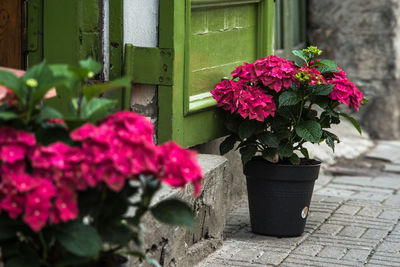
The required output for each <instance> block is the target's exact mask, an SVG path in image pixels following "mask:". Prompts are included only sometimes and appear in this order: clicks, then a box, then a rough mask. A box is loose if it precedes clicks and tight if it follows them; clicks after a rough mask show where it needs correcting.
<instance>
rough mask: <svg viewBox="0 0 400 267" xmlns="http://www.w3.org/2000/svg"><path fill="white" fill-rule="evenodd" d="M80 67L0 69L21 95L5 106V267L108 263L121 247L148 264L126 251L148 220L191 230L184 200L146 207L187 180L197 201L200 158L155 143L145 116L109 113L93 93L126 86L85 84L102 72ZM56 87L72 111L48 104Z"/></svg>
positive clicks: (1, 124) (0, 197)
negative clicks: (65, 94)
mask: <svg viewBox="0 0 400 267" xmlns="http://www.w3.org/2000/svg"><path fill="white" fill-rule="evenodd" d="M80 64H81V66H80V68H79V69H78V68H71V69H69V68H67V67H66V66H64V67H63V66H61V67H60V66H57V68H61V70H60V69H52V67H54V68H55V66H48V65H45V64H44V63H42V64H40V65H39V66H36V67H33V68H32V69H30V70H28V71H27V74H26V75H25V76H23V77H21V78H17V77H15V76H13V75H12V74H10V73H8V72H5V71H0V85H5V86H7V87H9V89H7V90H12V91H13V95H15V96H16V102H13V103H12V105H10V103H6V102H3V103H0V227H1V228H0V229H1V230H0V246H1V249H2V260H3V262H4V263H5V264H6V266H21V267H23V266H32V267H36V266H37V267H41V266H109V265H106V262H108V261H109V260H110V259H114V258H115V257H116V256H115V255H117V253H119V251H120V250H121V249H124V250H126V251H128V252H131V253H132V254H133V255H137V256H139V257H141V258H142V259H144V260H146V259H147V258H146V255H145V254H144V253H142V252H141V251H130V250H129V248H128V243H129V242H130V241H133V242H135V243H136V245H140V243H141V237H140V236H141V231H140V229H142V228H141V227H140V221H141V218H142V217H143V215H144V214H146V213H147V212H150V213H151V214H152V215H153V216H154V217H155V218H156V219H158V220H160V221H161V222H164V223H168V224H172V225H178V226H187V227H192V226H193V223H194V217H193V213H192V211H191V209H190V207H188V206H187V205H186V204H185V203H183V202H181V201H179V200H176V199H169V200H164V201H162V202H160V203H158V204H157V205H155V206H150V204H151V199H152V197H153V196H154V194H155V193H156V192H157V190H158V189H159V188H160V186H161V184H165V185H167V186H171V187H180V188H183V187H185V186H186V185H187V184H189V183H190V184H192V185H193V191H194V195H195V196H197V195H198V194H200V192H201V181H202V178H203V176H202V171H201V168H200V166H199V165H198V163H197V159H196V153H195V152H194V151H190V150H186V149H183V148H181V147H180V146H179V145H177V144H176V143H174V142H168V143H165V144H162V145H156V144H155V143H154V141H153V136H154V129H153V124H152V123H151V122H150V121H149V120H148V119H147V118H145V117H143V116H141V115H138V114H136V113H133V112H128V111H120V112H117V113H114V114H111V115H109V114H110V113H111V112H110V111H111V109H112V108H113V107H114V102H113V101H112V100H109V99H103V98H97V97H96V96H98V95H99V94H101V93H103V92H104V91H105V90H106V89H108V88H110V87H121V86H123V87H126V86H129V85H130V81H129V80H123V79H122V80H119V81H115V82H112V83H109V84H104V85H98V84H97V85H95V86H93V85H87V84H88V77H91V76H93V75H94V74H95V73H97V72H99V71H100V68H99V65H98V63H96V62H94V61H92V60H90V59H89V60H86V61H82V62H81V63H80ZM92 72H93V73H92ZM55 73H58V75H55ZM60 73H63V74H60ZM74 83H75V85H74V86H71V87H70V85H71V84H74ZM76 84H80V85H79V86H77V85H76ZM53 87H56V88H57V91H59V90H69V91H70V93H71V98H70V99H67V98H66V99H63V101H70V107H72V109H71V108H70V109H68V110H62V109H58V108H59V106H60V105H59V103H58V102H57V101H56V102H54V103H52V102H51V101H49V102H47V101H46V102H44V103H43V102H42V99H43V95H44V94H45V93H46V92H47V90H50V89H51V88H53ZM74 90H78V91H76V94H74ZM74 95H77V96H79V97H77V98H76V97H74ZM133 197H135V198H137V199H138V200H139V201H136V202H132V198H133ZM132 207H133V208H135V209H136V212H135V213H134V214H133V215H131V216H130V215H128V209H130V208H132ZM175 212H178V213H179V216H175ZM149 262H151V263H154V264H156V262H155V261H154V260H149ZM113 266H114V265H113Z"/></svg>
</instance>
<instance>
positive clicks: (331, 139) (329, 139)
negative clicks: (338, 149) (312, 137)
mask: <svg viewBox="0 0 400 267" xmlns="http://www.w3.org/2000/svg"><path fill="white" fill-rule="evenodd" d="M322 137H323V138H325V143H326V144H327V145H328V146H329V147H330V148H331V149H332V151H333V152H335V142H336V143H340V140H339V138H338V137H337V135H336V134H333V133H331V132H328V131H325V130H324V131H323V135H322Z"/></svg>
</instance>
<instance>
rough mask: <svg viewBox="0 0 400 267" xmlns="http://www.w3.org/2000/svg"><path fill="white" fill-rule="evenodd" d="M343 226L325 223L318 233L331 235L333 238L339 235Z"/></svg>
mask: <svg viewBox="0 0 400 267" xmlns="http://www.w3.org/2000/svg"><path fill="white" fill-rule="evenodd" d="M343 228H344V226H343V225H337V224H329V223H325V224H323V225H321V227H320V228H319V229H318V230H317V231H316V232H317V233H323V234H329V235H332V236H335V235H337V234H338V233H339V232H340V231H342V229H343Z"/></svg>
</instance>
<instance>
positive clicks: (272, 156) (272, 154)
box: [262, 148, 278, 162]
mask: <svg viewBox="0 0 400 267" xmlns="http://www.w3.org/2000/svg"><path fill="white" fill-rule="evenodd" d="M277 153H278V150H277V149H276V148H267V149H264V150H263V151H262V156H263V158H264V159H266V160H268V161H270V162H274V161H275V160H276V156H277Z"/></svg>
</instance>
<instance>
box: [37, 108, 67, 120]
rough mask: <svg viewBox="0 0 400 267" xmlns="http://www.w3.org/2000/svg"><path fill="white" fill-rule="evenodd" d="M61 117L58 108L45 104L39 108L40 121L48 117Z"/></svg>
mask: <svg viewBox="0 0 400 267" xmlns="http://www.w3.org/2000/svg"><path fill="white" fill-rule="evenodd" d="M62 117H63V116H62V114H61V113H60V112H59V111H58V110H56V109H54V108H52V107H50V106H47V105H45V106H43V107H42V108H41V109H40V113H39V117H38V121H39V122H40V121H44V120H48V119H59V118H62Z"/></svg>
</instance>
